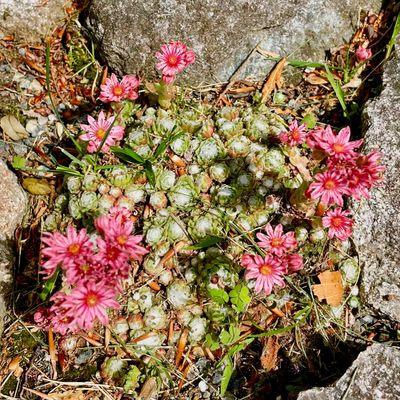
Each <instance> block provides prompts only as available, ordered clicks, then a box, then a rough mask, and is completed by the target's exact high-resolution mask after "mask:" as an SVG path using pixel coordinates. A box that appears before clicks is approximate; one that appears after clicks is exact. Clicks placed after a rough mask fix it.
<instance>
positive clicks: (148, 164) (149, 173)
mask: <svg viewBox="0 0 400 400" xmlns="http://www.w3.org/2000/svg"><path fill="white" fill-rule="evenodd" d="M143 167H144V172H145V174H146V176H147V179H148V180H149V183H150V185H151V186H153V187H154V186H156V176H155V174H154V170H153V166H152V165H151V162H150V161H146V162H145V163H144V165H143Z"/></svg>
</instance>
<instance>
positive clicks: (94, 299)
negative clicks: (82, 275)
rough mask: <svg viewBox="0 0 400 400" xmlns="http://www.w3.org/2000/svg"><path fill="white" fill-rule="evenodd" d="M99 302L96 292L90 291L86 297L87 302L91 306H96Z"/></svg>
mask: <svg viewBox="0 0 400 400" xmlns="http://www.w3.org/2000/svg"><path fill="white" fill-rule="evenodd" d="M97 302H98V297H97V295H96V294H94V293H90V294H88V296H87V297H86V304H87V305H88V306H89V307H94V306H95V305H97Z"/></svg>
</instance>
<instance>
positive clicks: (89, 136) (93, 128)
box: [79, 111, 124, 153]
mask: <svg viewBox="0 0 400 400" xmlns="http://www.w3.org/2000/svg"><path fill="white" fill-rule="evenodd" d="M114 119H115V117H111V118H108V119H107V118H106V117H105V115H104V112H103V111H101V112H100V114H99V119H98V120H97V121H96V120H95V119H94V118H93V117H91V116H90V115H88V122H89V125H85V124H81V125H80V126H81V128H82V129H83V130H84V131H86V133H85V134H83V135H81V136H79V139H81V140H83V141H85V142H88V146H87V151H88V152H89V153H95V152H96V151H98V150H99V147H100V145H101V142H102V141H103V139H104V137H105V135H106V133H107V130H108V129H109V128H110V126H111V124H112V123H113V122H114ZM123 137H124V128H123V127H122V126H113V127H112V128H111V130H110V132H109V133H108V136H107V139H106V140H105V142H104V143H103V146H102V148H101V151H102V152H104V153H108V152H109V149H110V146H114V145H115V143H116V141H117V140H121V139H122V138H123Z"/></svg>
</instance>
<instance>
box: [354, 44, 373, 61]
mask: <svg viewBox="0 0 400 400" xmlns="http://www.w3.org/2000/svg"><path fill="white" fill-rule="evenodd" d="M371 57H372V50H371V49H364V47H361V46H360V47H359V48H358V49H357V50H356V58H357V61H358V62H362V61H365V60H368V59H370V58H371Z"/></svg>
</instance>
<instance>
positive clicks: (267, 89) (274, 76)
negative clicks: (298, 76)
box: [261, 57, 286, 103]
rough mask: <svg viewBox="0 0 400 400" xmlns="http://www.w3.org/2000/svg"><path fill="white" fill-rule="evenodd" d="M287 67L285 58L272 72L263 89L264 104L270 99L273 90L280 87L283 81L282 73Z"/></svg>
mask: <svg viewBox="0 0 400 400" xmlns="http://www.w3.org/2000/svg"><path fill="white" fill-rule="evenodd" d="M285 65H286V58H285V57H283V58H282V59H281V60H280V61H279V62H278V63H277V64H276V65H275V66H274V68H273V69H272V71H271V72H270V74H269V76H268V79H267V81H266V82H265V83H264V86H263V88H262V92H261V93H262V97H261V101H262V102H263V103H265V102H266V100H267V99H268V97H269V95H270V94H271V93H272V92H273V90H274V89H275V87H278V86H279V81H280V79H281V76H282V71H283V68H284V67H285Z"/></svg>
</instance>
